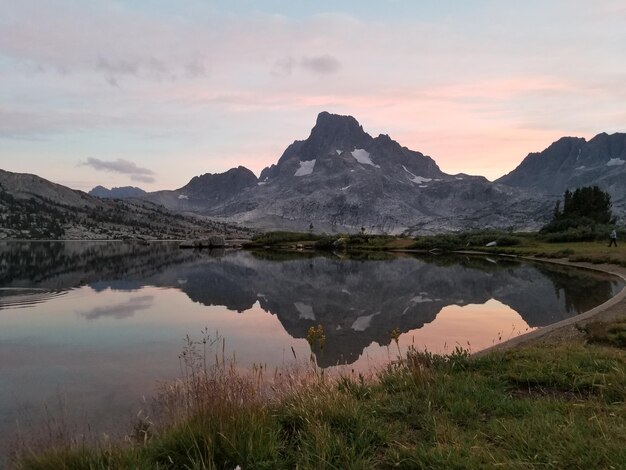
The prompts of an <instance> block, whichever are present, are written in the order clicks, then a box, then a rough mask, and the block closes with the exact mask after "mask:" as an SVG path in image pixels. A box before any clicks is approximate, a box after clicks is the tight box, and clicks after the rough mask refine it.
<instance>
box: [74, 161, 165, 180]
mask: <svg viewBox="0 0 626 470" xmlns="http://www.w3.org/2000/svg"><path fill="white" fill-rule="evenodd" d="M82 165H84V166H90V167H92V168H94V169H96V170H102V171H110V172H112V173H122V174H125V175H130V179H132V180H133V181H142V182H144V183H153V182H154V178H153V177H152V175H154V171H152V170H150V169H148V168H141V167H139V166H137V165H135V164H134V163H133V162H130V161H128V160H124V159H122V158H118V159H117V160H113V161H106V160H100V159H99V158H93V157H89V158H88V159H87V161H86V162H83V163H82Z"/></svg>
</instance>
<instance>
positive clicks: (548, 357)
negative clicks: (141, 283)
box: [17, 317, 626, 469]
mask: <svg viewBox="0 0 626 470" xmlns="http://www.w3.org/2000/svg"><path fill="white" fill-rule="evenodd" d="M625 339H626V317H625V318H622V319H620V320H618V321H615V322H612V323H609V324H590V325H589V326H588V327H587V329H586V330H585V339H584V341H582V342H581V341H569V342H564V343H559V344H550V345H530V346H524V347H521V348H518V349H514V350H509V351H503V352H494V353H490V354H488V355H486V356H483V357H479V358H475V357H470V356H469V354H468V353H466V352H464V351H461V350H458V351H456V352H455V353H453V354H451V355H448V356H436V355H430V354H427V353H421V352H417V351H415V350H409V351H408V352H407V353H405V354H403V355H402V356H401V357H399V358H398V360H397V361H395V362H393V363H391V364H389V365H388V367H386V368H385V369H383V370H381V371H379V372H378V373H376V374H374V375H373V376H371V377H369V378H365V377H362V376H351V375H349V376H345V377H339V378H329V377H325V376H324V375H323V374H320V373H315V372H313V373H308V374H293V375H286V376H285V377H284V378H281V379H279V380H278V381H276V382H274V383H273V384H272V387H273V388H272V390H273V393H272V394H270V395H266V394H265V393H263V390H264V388H263V387H262V386H260V385H259V384H260V379H259V376H258V375H254V374H252V375H240V374H238V373H236V372H234V370H230V371H229V370H228V369H227V368H226V369H224V368H221V369H220V368H218V369H211V370H209V371H206V372H205V371H197V374H196V375H195V376H194V378H193V380H187V381H186V382H185V383H179V384H177V385H176V386H173V387H172V388H171V389H170V391H169V393H165V395H163V396H162V397H161V400H163V403H165V404H167V405H168V406H169V407H170V408H169V409H170V410H173V412H174V416H175V417H176V418H175V419H172V420H171V422H170V423H169V424H168V425H165V426H163V427H162V428H158V429H153V428H152V427H151V426H150V425H149V424H146V425H144V426H143V427H141V426H140V427H136V431H137V432H136V433H135V435H134V436H133V437H132V438H129V439H128V440H126V442H123V443H109V444H106V445H101V446H100V447H92V448H90V447H83V446H78V447H74V448H72V447H71V446H67V447H58V448H56V449H50V450H47V451H45V452H43V453H40V454H38V453H34V454H30V455H23V456H22V459H21V460H20V461H19V462H18V464H17V468H20V469H52V468H54V469H59V468H68V469H70V468H71V469H82V468H85V469H96V468H98V469H104V468H115V469H117V468H128V469H130V468H132V469H144V468H145V469H148V468H162V469H166V468H167V469H176V468H198V469H204V468H231V469H234V468H235V467H236V466H237V465H239V466H240V467H241V468H242V469H248V468H263V469H264V468H268V469H269V468H363V469H365V468H391V467H394V468H484V467H493V466H504V467H506V468H535V467H548V468H619V467H620V465H622V464H623V462H625V461H626V352H625V350H624V349H623V348H624V347H625V346H626V342H625ZM266 390H267V389H266Z"/></svg>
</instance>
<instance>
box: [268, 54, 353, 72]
mask: <svg viewBox="0 0 626 470" xmlns="http://www.w3.org/2000/svg"><path fill="white" fill-rule="evenodd" d="M298 67H300V68H301V69H303V70H305V71H306V72H310V73H313V74H315V75H332V74H335V73H337V72H339V70H340V69H341V62H340V61H339V60H338V59H337V58H336V57H333V56H331V55H330V54H322V55H316V56H304V57H302V58H301V59H300V60H297V59H296V58H295V57H292V56H287V57H282V58H280V59H278V60H276V61H275V62H274V64H273V65H272V69H271V72H272V75H274V76H278V77H286V76H290V75H292V74H293V72H294V70H295V69H296V68H298Z"/></svg>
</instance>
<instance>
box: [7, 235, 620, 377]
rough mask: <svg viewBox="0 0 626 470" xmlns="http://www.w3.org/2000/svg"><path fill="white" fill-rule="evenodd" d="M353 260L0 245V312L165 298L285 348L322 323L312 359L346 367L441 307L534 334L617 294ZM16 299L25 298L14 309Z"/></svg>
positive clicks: (587, 284)
mask: <svg viewBox="0 0 626 470" xmlns="http://www.w3.org/2000/svg"><path fill="white" fill-rule="evenodd" d="M361 256H362V259H358V258H356V259H355V258H348V259H342V258H339V257H337V256H335V255H328V256H312V255H310V256H294V255H280V254H279V255H272V254H271V253H262V254H254V253H249V252H227V253H226V252H224V251H212V252H199V251H184V250H179V249H178V247H177V246H176V244H172V243H153V244H151V245H150V246H142V245H136V244H132V243H86V242H66V243H43V242H42V243H4V244H1V245H0V266H1V267H2V269H1V270H0V287H1V289H0V309H3V308H12V307H14V306H15V303H16V302H18V303H19V304H20V306H22V307H24V306H28V299H29V298H31V299H32V302H33V303H35V302H41V301H45V300H46V298H47V297H46V296H45V295H44V296H43V297H42V294H41V293H42V292H55V293H57V295H58V293H62V292H64V291H67V290H68V289H72V288H76V287H80V286H84V285H89V286H90V287H91V288H92V289H93V290H94V291H95V292H103V291H105V290H109V289H110V290H113V291H140V290H141V288H142V287H144V286H153V287H159V288H168V289H175V290H178V291H181V292H183V293H185V294H186V295H187V296H188V297H189V299H191V300H192V301H193V302H197V303H200V304H202V305H206V306H225V307H226V308H227V309H229V310H231V311H233V312H235V311H236V312H239V313H242V312H246V311H247V310H249V309H251V308H252V307H253V306H254V305H255V304H256V303H257V302H258V304H259V305H260V307H261V308H262V309H263V310H264V311H266V312H269V313H271V314H273V315H276V317H277V318H278V320H279V321H280V323H281V324H282V326H283V328H284V329H285V331H286V332H287V333H288V334H289V335H290V336H291V337H293V338H306V335H307V332H308V329H309V328H310V327H311V326H317V325H322V326H323V328H324V332H325V335H326V344H325V347H324V350H323V352H322V353H320V354H318V357H317V361H318V364H319V365H320V366H322V367H327V366H331V365H335V364H338V363H347V364H350V363H353V362H354V361H356V360H357V359H358V358H359V356H360V355H361V353H362V352H363V350H364V349H365V348H366V347H367V346H369V345H370V344H372V343H373V342H375V343H378V344H379V345H383V346H384V345H388V344H389V343H390V341H391V336H390V332H391V330H393V329H395V328H397V329H399V330H400V331H401V332H407V331H411V330H416V329H418V328H422V327H423V326H424V325H425V324H429V323H431V322H433V321H435V319H436V317H437V315H438V314H439V312H441V311H442V309H443V308H444V307H446V306H450V305H459V306H465V305H469V304H485V303H486V302H487V301H489V300H491V299H495V300H497V301H498V302H500V303H502V304H504V305H506V306H508V307H510V308H511V309H513V310H514V311H515V312H517V313H518V314H519V315H520V316H521V318H522V319H523V320H524V322H525V323H526V324H527V325H528V326H529V327H532V328H534V327H541V326H545V325H548V324H551V323H554V322H557V321H559V320H562V319H564V318H567V317H569V316H572V315H575V314H578V313H580V312H582V311H585V310H588V309H590V308H592V307H594V306H596V305H599V304H600V303H602V302H604V301H606V300H607V299H608V298H610V297H611V296H612V295H614V294H615V293H616V292H617V291H619V289H621V282H618V281H616V280H614V279H612V278H610V277H608V276H605V275H602V274H593V273H589V272H583V271H579V270H572V269H569V268H564V267H557V266H552V265H543V264H539V263H536V264H529V263H519V262H516V261H514V260H511V259H498V260H497V261H496V260H493V259H489V258H483V257H448V256H437V257H428V258H417V257H408V256H403V257H391V256H387V257H386V258H387V259H383V260H378V261H370V260H367V259H366V258H367V256H368V255H361ZM383 257H384V256H383ZM20 289H30V290H31V291H25V292H24V294H23V295H22V297H21V299H20V298H19V296H20ZM33 289H34V290H33ZM16 296H18V299H17V300H16ZM42 298H43V300H42ZM50 298H53V296H50ZM156 302H159V298H158V296H157V297H156V298H155V295H154V294H153V293H152V294H151V295H143V294H142V293H141V292H137V293H135V294H134V295H133V296H131V297H130V298H129V299H127V300H125V301H123V302H120V303H115V304H111V305H105V306H102V305H100V306H94V307H93V308H92V309H90V310H87V311H83V312H80V313H79V316H80V317H81V318H82V319H84V320H86V321H97V320H98V319H101V318H103V317H108V318H114V319H119V320H123V319H126V318H129V317H131V316H133V315H135V314H136V313H137V312H139V311H142V310H148V311H149V310H150V309H151V308H152V307H153V305H154V304H155V303H156ZM209 321H210V318H207V322H209ZM216 328H219V325H216Z"/></svg>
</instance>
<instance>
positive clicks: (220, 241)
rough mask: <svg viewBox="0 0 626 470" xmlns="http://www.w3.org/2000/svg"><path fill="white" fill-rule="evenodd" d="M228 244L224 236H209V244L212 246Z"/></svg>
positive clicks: (219, 246) (217, 246) (220, 246)
mask: <svg viewBox="0 0 626 470" xmlns="http://www.w3.org/2000/svg"><path fill="white" fill-rule="evenodd" d="M225 245H226V240H224V237H220V236H212V237H210V238H209V246H210V247H211V248H223V247H224V246H225Z"/></svg>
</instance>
